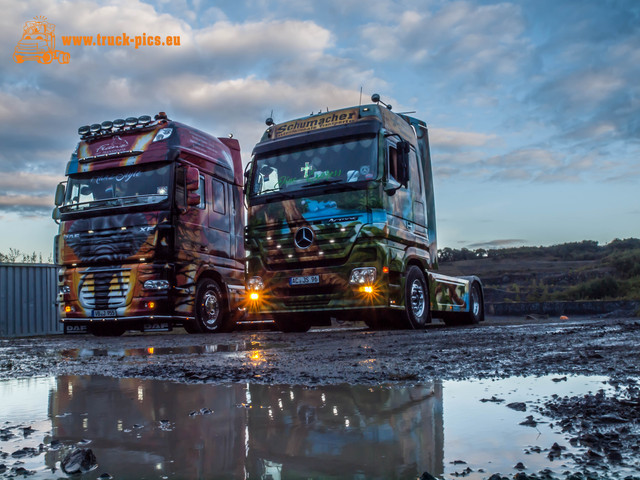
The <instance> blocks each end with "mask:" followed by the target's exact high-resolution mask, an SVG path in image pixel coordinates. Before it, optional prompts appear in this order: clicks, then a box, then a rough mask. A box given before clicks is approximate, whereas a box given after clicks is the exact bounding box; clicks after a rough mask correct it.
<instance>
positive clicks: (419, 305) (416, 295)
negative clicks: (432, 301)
mask: <svg viewBox="0 0 640 480" xmlns="http://www.w3.org/2000/svg"><path fill="white" fill-rule="evenodd" d="M424 308H425V300H424V288H423V286H422V282H421V281H420V280H418V279H416V280H414V281H413V283H412V284H411V311H412V312H413V315H414V316H415V317H416V318H420V317H421V316H422V315H423V314H424Z"/></svg>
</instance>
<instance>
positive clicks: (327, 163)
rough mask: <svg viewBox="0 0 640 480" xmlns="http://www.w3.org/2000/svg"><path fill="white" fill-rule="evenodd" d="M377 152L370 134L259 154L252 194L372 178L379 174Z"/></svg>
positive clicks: (375, 142) (289, 190) (256, 160)
mask: <svg viewBox="0 0 640 480" xmlns="http://www.w3.org/2000/svg"><path fill="white" fill-rule="evenodd" d="M377 152H378V149H377V140H376V137H375V136H371V137H365V138H357V139H351V140H344V139H340V140H331V141H326V142H321V143H314V144H312V145H303V146H299V147H296V148H293V149H290V150H284V151H282V150H281V151H278V152H274V153H272V154H271V153H269V154H263V155H257V156H256V157H255V163H254V168H255V174H254V176H253V182H252V185H251V194H252V195H253V196H259V195H264V194H268V193H274V192H283V191H287V192H291V191H295V190H301V189H304V188H309V187H313V186H316V185H328V184H334V183H335V184H344V183H351V182H358V181H363V180H372V179H374V178H376V175H377Z"/></svg>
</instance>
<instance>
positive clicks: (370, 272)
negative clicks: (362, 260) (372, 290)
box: [349, 267, 377, 285]
mask: <svg viewBox="0 0 640 480" xmlns="http://www.w3.org/2000/svg"><path fill="white" fill-rule="evenodd" d="M376 277H377V271H376V267H359V268H354V269H353V270H351V278H349V283H351V284H355V285H365V284H369V285H370V284H372V283H373V282H375V281H376Z"/></svg>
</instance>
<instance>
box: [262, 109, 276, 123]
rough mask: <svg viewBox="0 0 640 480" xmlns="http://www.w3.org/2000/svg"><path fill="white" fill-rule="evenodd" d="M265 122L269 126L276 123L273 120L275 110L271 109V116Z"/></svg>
mask: <svg viewBox="0 0 640 480" xmlns="http://www.w3.org/2000/svg"><path fill="white" fill-rule="evenodd" d="M264 123H266V124H267V127H270V126H271V125H273V124H274V121H273V110H271V116H269V118H267V119H266V120H265V122H264Z"/></svg>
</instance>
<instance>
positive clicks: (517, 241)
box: [468, 238, 527, 248]
mask: <svg viewBox="0 0 640 480" xmlns="http://www.w3.org/2000/svg"><path fill="white" fill-rule="evenodd" d="M526 243H527V240H524V239H521V238H504V239H496V240H489V241H487V242H479V243H472V244H470V245H469V246H468V248H501V247H511V246H514V245H525V244H526Z"/></svg>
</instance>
